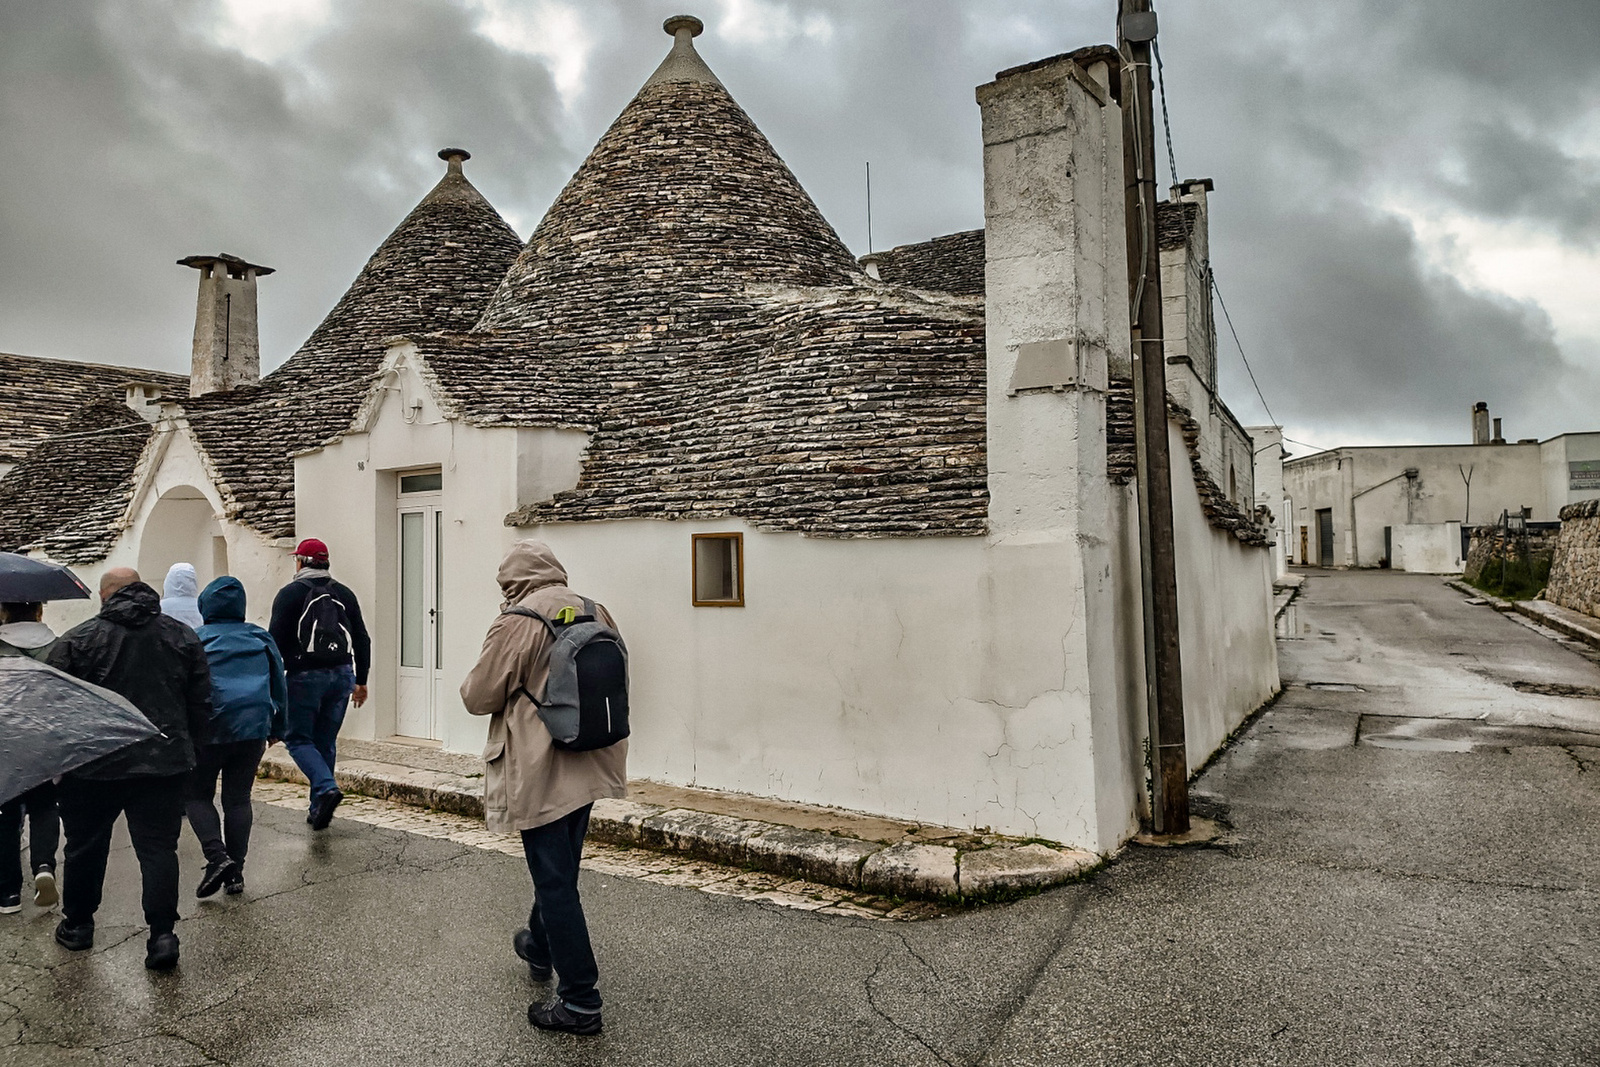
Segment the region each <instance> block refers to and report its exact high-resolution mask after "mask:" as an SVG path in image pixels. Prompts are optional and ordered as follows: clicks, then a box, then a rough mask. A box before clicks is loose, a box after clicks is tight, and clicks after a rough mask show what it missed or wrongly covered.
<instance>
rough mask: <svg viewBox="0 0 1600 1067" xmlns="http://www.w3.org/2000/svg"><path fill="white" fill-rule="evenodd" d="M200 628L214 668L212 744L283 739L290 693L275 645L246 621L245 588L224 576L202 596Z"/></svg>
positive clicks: (212, 670) (209, 659)
mask: <svg viewBox="0 0 1600 1067" xmlns="http://www.w3.org/2000/svg"><path fill="white" fill-rule="evenodd" d="M200 616H201V618H203V619H204V620H205V625H204V626H201V627H200V629H198V630H196V631H195V633H197V634H199V635H200V642H201V644H203V645H205V649H206V660H207V661H208V662H209V663H210V664H211V705H212V708H213V711H212V719H211V736H210V737H209V738H208V740H209V741H210V742H211V743H212V744H223V743H226V742H229V741H257V740H261V739H263V738H268V737H282V736H283V735H284V733H285V731H286V729H287V727H286V724H285V716H286V715H287V713H288V710H289V689H288V685H287V684H286V683H285V681H284V677H283V656H282V655H280V654H279V652H278V645H277V642H275V641H273V640H272V635H271V634H269V633H267V631H265V630H263V629H262V628H261V627H259V626H256V625H254V624H253V623H248V622H245V621H244V586H242V585H240V584H239V579H237V578H232V577H229V576H228V575H223V576H222V577H221V578H218V579H217V580H216V581H214V582H212V583H211V584H210V585H208V586H206V587H205V589H204V590H203V591H202V592H201V594H200Z"/></svg>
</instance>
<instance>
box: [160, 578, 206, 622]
mask: <svg viewBox="0 0 1600 1067" xmlns="http://www.w3.org/2000/svg"><path fill="white" fill-rule="evenodd" d="M161 591H162V597H161V614H163V615H170V616H172V617H173V618H174V619H177V620H178V621H179V622H181V623H183V624H184V625H185V626H187V627H189V629H191V630H198V629H200V624H201V622H202V619H201V618H200V605H199V602H198V601H197V600H196V597H195V594H197V593H199V592H200V578H199V576H197V575H196V574H195V572H194V564H192V563H174V564H173V565H172V567H171V569H169V570H168V571H167V581H166V584H165V585H163V586H162V590H161Z"/></svg>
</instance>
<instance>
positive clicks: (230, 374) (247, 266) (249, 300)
mask: <svg viewBox="0 0 1600 1067" xmlns="http://www.w3.org/2000/svg"><path fill="white" fill-rule="evenodd" d="M178 265H179V266H180V267H193V268H195V269H196V270H198V271H199V272H200V299H199V302H198V303H197V304H196V306H195V314H194V359H193V362H192V363H191V365H190V371H189V395H190V396H203V395H205V394H206V393H214V392H217V391H218V390H221V389H236V388H238V387H239V386H241V385H249V384H250V383H252V382H255V381H257V380H259V379H260V377H261V337H260V334H259V333H258V332H257V329H256V279H257V278H262V277H265V276H266V275H268V274H271V273H272V268H271V267H263V266H261V265H259V264H256V263H246V262H245V261H244V260H242V259H240V258H239V257H238V256H230V255H228V254H227V253H226V252H224V253H222V254H221V255H218V256H188V257H186V258H184V259H180V260H178Z"/></svg>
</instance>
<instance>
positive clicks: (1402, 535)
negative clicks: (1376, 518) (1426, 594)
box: [1391, 522, 1462, 574]
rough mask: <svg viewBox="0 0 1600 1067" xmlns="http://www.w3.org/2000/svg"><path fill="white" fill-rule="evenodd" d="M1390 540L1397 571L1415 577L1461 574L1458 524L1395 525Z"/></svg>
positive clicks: (1393, 561)
mask: <svg viewBox="0 0 1600 1067" xmlns="http://www.w3.org/2000/svg"><path fill="white" fill-rule="evenodd" d="M1391 538H1392V540H1393V544H1394V558H1393V560H1392V561H1391V566H1393V567H1394V569H1395V570H1397V571H1411V572H1413V573H1416V574H1460V573H1461V571H1462V559H1461V524H1460V523H1459V522H1429V523H1420V522H1419V523H1410V524H1402V525H1400V526H1395V527H1393V529H1392V533H1391Z"/></svg>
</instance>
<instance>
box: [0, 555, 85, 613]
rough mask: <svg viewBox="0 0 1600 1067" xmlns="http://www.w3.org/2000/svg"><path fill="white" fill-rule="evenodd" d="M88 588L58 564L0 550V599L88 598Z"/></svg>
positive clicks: (16, 600)
mask: <svg viewBox="0 0 1600 1067" xmlns="http://www.w3.org/2000/svg"><path fill="white" fill-rule="evenodd" d="M88 599H89V587H88V586H86V585H84V584H83V582H82V580H81V579H79V577H78V576H77V575H76V574H73V573H72V572H71V571H69V570H67V568H65V567H63V566H61V565H60V564H59V563H45V562H44V561H42V560H37V559H29V558H28V557H27V556H19V555H17V554H16V553H15V552H0V602H4V603H8V604H17V603H23V604H32V603H37V602H39V601H41V600H88Z"/></svg>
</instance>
